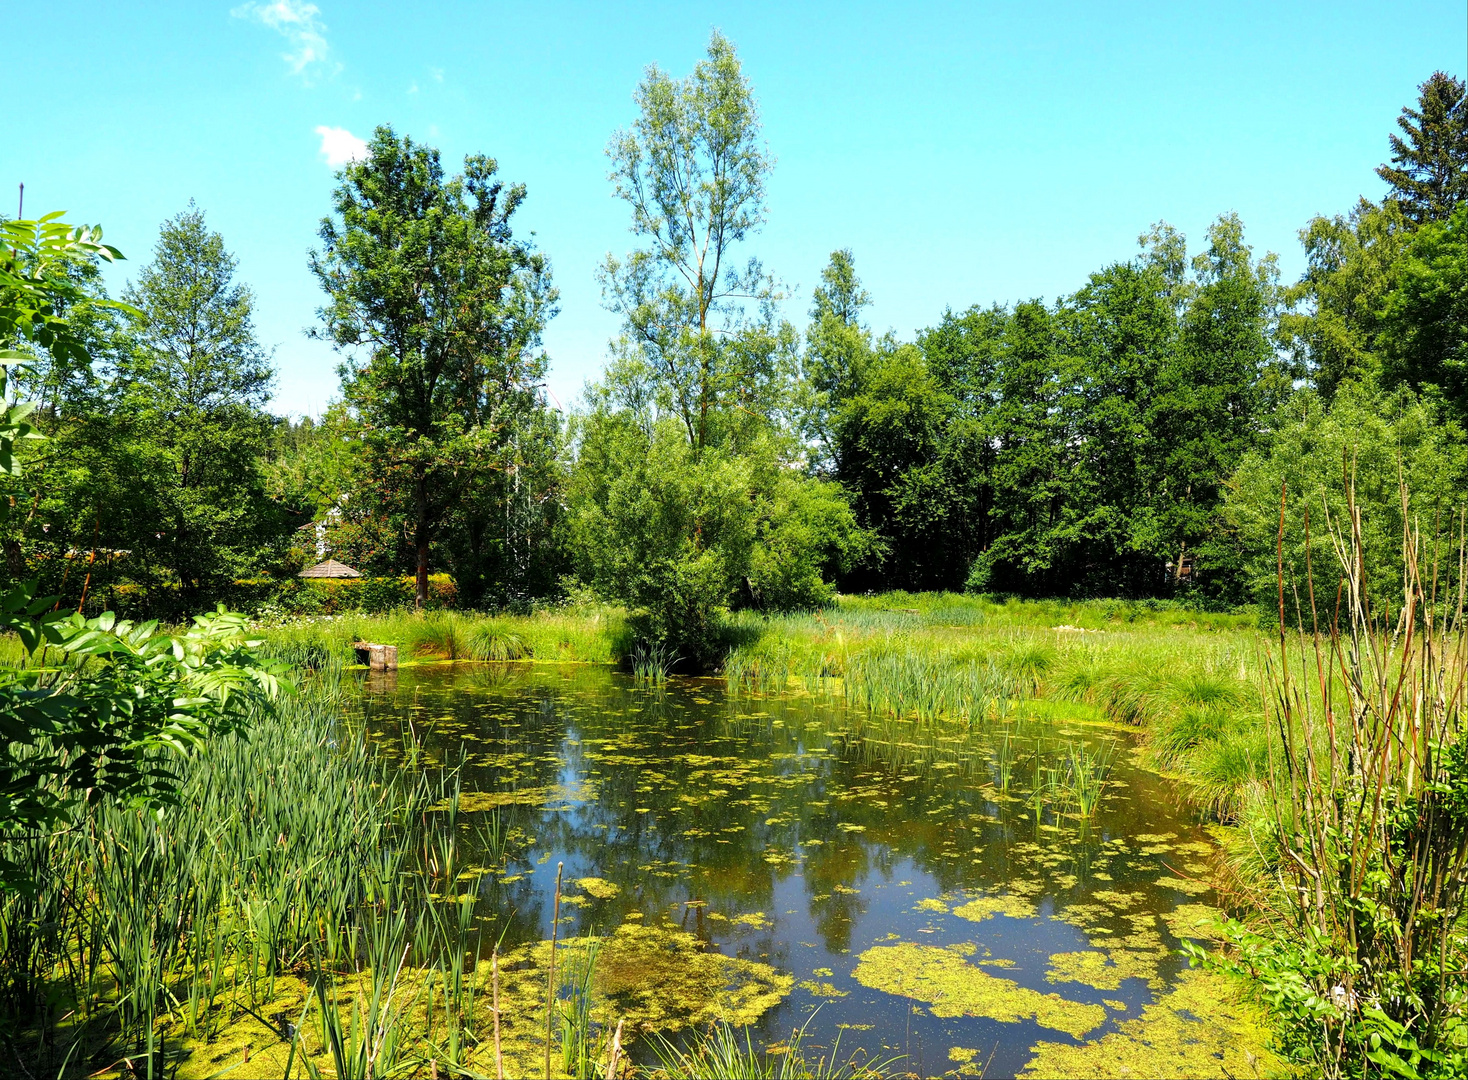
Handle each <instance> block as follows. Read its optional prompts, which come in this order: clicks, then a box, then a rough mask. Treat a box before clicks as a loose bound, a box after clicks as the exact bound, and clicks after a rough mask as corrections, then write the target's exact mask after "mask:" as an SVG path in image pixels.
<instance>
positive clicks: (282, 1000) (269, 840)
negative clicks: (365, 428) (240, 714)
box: [0, 673, 505, 1077]
mask: <svg viewBox="0 0 1468 1080" xmlns="http://www.w3.org/2000/svg"><path fill="white" fill-rule="evenodd" d="M341 711H342V700H341V691H340V688H339V686H338V684H337V682H336V679H335V677H334V676H332V675H331V674H329V673H326V674H319V675H318V676H317V677H316V678H315V679H313V680H312V681H311V682H310V683H308V685H307V688H306V689H305V690H304V691H303V692H302V693H300V694H299V695H297V696H296V697H295V698H292V699H288V700H287V701H286V702H285V703H284V705H283V706H282V707H281V708H280V710H279V711H278V712H277V713H274V714H268V715H261V716H259V717H257V718H256V721H255V723H254V724H253V725H252V727H251V730H250V732H249V736H248V738H246V737H239V736H230V737H227V738H224V739H221V740H218V741H217V742H216V743H214V744H211V745H210V746H209V747H208V748H207V749H206V750H205V751H204V752H202V753H200V754H199V755H197V756H196V757H194V758H192V759H189V760H188V761H187V762H185V763H184V764H183V765H182V766H179V767H180V768H181V769H182V770H183V773H184V775H183V777H182V784H181V787H180V805H179V806H178V807H176V808H172V809H169V810H167V811H165V812H164V813H162V814H151V813H148V814H145V813H142V812H140V811H137V810H133V809H130V808H127V807H123V806H111V805H103V806H102V807H99V808H97V809H95V810H94V811H93V812H92V813H91V814H90V816H88V817H87V818H86V819H84V820H83V821H82V822H80V823H79V824H78V826H77V827H75V828H72V829H69V830H61V831H58V832H56V833H54V834H52V835H50V836H48V837H46V838H44V839H39V840H26V841H14V842H11V843H10V844H8V845H7V853H9V854H11V855H13V856H16V857H23V858H25V859H26V860H27V865H28V867H29V869H31V871H32V872H33V875H34V879H35V880H36V881H38V882H40V883H41V884H40V888H39V889H38V890H37V891H36V892H35V893H34V894H18V893H12V894H8V895H6V896H5V897H4V898H3V900H0V930H3V936H0V947H3V950H4V952H3V957H0V959H3V973H4V982H3V985H0V990H3V1000H0V1007H3V1011H4V1013H5V1014H6V1016H5V1019H6V1021H7V1026H8V1027H9V1029H10V1030H11V1032H12V1040H13V1045H12V1049H13V1051H14V1052H15V1053H16V1054H18V1055H20V1056H21V1058H22V1060H27V1061H29V1062H30V1063H31V1064H32V1066H33V1068H39V1069H41V1070H42V1071H44V1072H45V1073H46V1074H48V1075H54V1076H61V1077H70V1076H85V1075H90V1074H92V1073H95V1072H97V1071H98V1070H99V1068H101V1070H102V1071H103V1072H105V1071H106V1067H107V1065H108V1063H109V1062H131V1064H130V1065H126V1066H124V1069H125V1071H129V1072H130V1073H131V1074H132V1075H136V1076H148V1077H155V1076H161V1075H164V1074H168V1075H173V1074H175V1073H176V1071H177V1069H178V1068H179V1066H180V1063H181V1062H182V1061H184V1060H187V1059H189V1058H191V1057H193V1056H196V1055H198V1054H212V1053H214V1052H215V1050H214V1049H211V1048H218V1047H221V1046H224V1047H229V1046H236V1048H237V1049H238V1047H239V1046H243V1049H244V1052H245V1054H246V1057H248V1055H249V1052H250V1048H251V1047H252V1046H253V1047H254V1049H255V1050H256V1051H257V1058H259V1060H260V1061H261V1062H262V1063H263V1062H267V1061H269V1062H273V1064H268V1065H264V1064H262V1067H265V1068H267V1070H269V1069H276V1070H280V1069H281V1068H282V1067H283V1063H284V1062H285V1061H286V1060H287V1059H289V1061H290V1067H291V1068H292V1069H296V1070H298V1074H299V1075H305V1074H308V1073H309V1074H311V1075H318V1074H322V1073H323V1072H326V1073H330V1074H334V1075H336V1076H364V1075H365V1076H379V1077H383V1076H389V1075H393V1074H395V1073H398V1072H401V1071H403V1070H406V1069H413V1068H417V1067H418V1065H420V1064H422V1063H423V1062H425V1061H429V1060H432V1061H435V1062H437V1065H438V1066H440V1067H443V1068H445V1069H451V1068H455V1067H457V1065H460V1064H462V1065H465V1066H466V1067H467V1063H468V1061H469V1059H470V1057H471V1056H472V1054H473V1052H474V1050H475V1048H476V1046H477V1045H478V1043H479V1037H478V1034H477V1033H476V1030H475V1029H476V1025H477V1024H478V1018H477V1017H476V1015H475V1013H476V1008H475V999H476V996H477V995H478V994H479V992H480V988H479V986H478V981H479V980H478V976H477V974H476V968H475V966H474V965H473V963H472V960H473V958H474V957H475V956H476V955H477V954H478V952H477V950H479V949H480V948H481V947H482V944H483V942H482V940H481V939H482V935H483V926H482V924H481V925H479V926H476V925H475V922H474V918H475V917H474V904H473V897H472V896H464V897H456V896H453V895H451V894H452V893H453V892H454V887H453V886H454V881H455V878H456V876H457V873H458V867H459V865H460V862H461V856H460V854H459V852H458V845H459V839H458V838H459V834H460V832H461V831H463V829H462V828H461V823H459V822H457V821H456V820H455V818H454V815H453V813H452V812H448V813H442V812H437V811H434V810H433V808H434V807H438V806H453V805H456V804H457V794H458V792H457V774H456V773H455V771H454V770H452V769H449V770H432V769H425V768H423V767H421V766H420V764H419V763H418V761H417V760H416V755H417V751H416V747H415V744H414V743H413V741H412V739H411V738H405V740H404V744H403V749H402V751H401V752H400V753H399V754H396V755H395V756H394V757H395V759H394V760H392V761H389V760H388V759H387V758H385V757H384V756H383V755H382V754H380V753H378V752H376V751H375V750H374V749H373V748H372V747H370V746H368V745H366V744H365V743H364V742H363V741H362V740H361V738H359V737H358V736H357V735H356V734H355V733H353V732H352V731H351V730H350V729H349V728H347V727H346V726H345V725H344V724H342V722H341V721H340V720H339V719H338V717H339V715H340V713H341ZM399 764H402V765H406V766H407V767H406V768H398V767H397V766H398V765H399ZM487 827H488V828H490V829H495V828H499V829H500V830H501V836H502V837H503V836H504V835H505V830H504V827H503V824H502V823H501V822H499V821H498V820H497V819H491V823H490V824H489V825H488V826H487ZM503 846H504V844H503V842H502V844H501V857H503ZM466 958H468V960H469V961H471V963H470V964H469V965H468V966H467V967H466ZM242 1024H243V1025H245V1026H246V1027H248V1028H249V1029H250V1030H251V1031H253V1032H254V1034H253V1035H247V1034H244V1033H242V1032H243V1029H242V1027H241V1025H242ZM256 1025H258V1026H256ZM262 1032H265V1033H267V1034H262ZM267 1051H269V1052H275V1051H278V1052H279V1053H278V1055H277V1056H276V1057H273V1058H272V1057H269V1056H268V1054H267V1056H266V1057H260V1054H261V1053H265V1052H267ZM456 1063H457V1064H456ZM277 1074H279V1073H277Z"/></svg>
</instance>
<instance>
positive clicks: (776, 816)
mask: <svg viewBox="0 0 1468 1080" xmlns="http://www.w3.org/2000/svg"><path fill="white" fill-rule="evenodd" d="M384 674H385V675H392V674H393V673H375V674H374V676H372V677H370V678H369V680H368V681H367V682H365V683H364V685H363V692H362V695H361V698H360V713H359V716H360V719H361V720H362V721H363V722H365V724H366V727H367V729H368V731H369V732H371V733H373V734H374V735H375V736H376V737H378V738H380V739H381V741H382V744H383V745H384V747H385V748H388V749H390V748H391V747H393V746H395V745H400V742H401V740H400V733H401V730H402V728H403V725H405V724H407V725H411V728H412V730H413V732H414V733H415V735H416V737H417V739H418V740H419V742H420V743H421V744H422V745H423V746H424V747H425V748H426V750H427V751H428V754H429V756H430V757H431V758H432V759H433V760H434V761H436V762H438V763H446V764H455V763H457V762H459V760H460V759H461V755H462V756H463V761H464V766H463V775H464V792H465V795H464V797H463V799H462V800H461V804H460V806H461V809H462V810H463V811H465V813H464V815H463V818H464V820H465V822H466V825H465V828H466V830H467V831H466V834H465V842H466V843H470V842H473V837H474V836H476V835H478V836H480V837H481V840H480V854H481V856H482V858H481V859H480V861H481V862H482V863H484V864H486V865H490V864H497V863H498V860H497V859H496V858H492V857H491V856H490V854H489V853H488V851H487V849H488V848H489V847H491V846H492V845H491V844H490V842H489V841H487V840H484V839H483V837H484V836H485V835H486V833H487V832H489V831H492V832H493V833H494V835H495V836H497V837H498V838H499V839H498V841H496V842H497V843H498V844H499V845H500V846H501V847H503V848H506V849H507V850H506V858H505V861H504V863H503V865H502V866H498V865H494V866H492V867H491V868H490V869H489V870H488V871H487V872H481V873H479V874H477V875H470V876H471V877H473V878H475V879H476V880H477V888H478V889H479V896H480V901H479V912H480V915H481V918H482V919H483V920H484V922H485V925H486V926H488V927H491V928H492V934H491V937H493V938H500V935H501V934H503V938H502V940H503V942H504V944H505V946H506V947H512V946H514V945H515V944H518V943H522V942H527V941H532V940H538V939H542V938H544V937H547V936H549V933H550V920H551V905H550V902H549V900H550V896H551V893H552V891H553V887H554V880H555V871H556V865H557V863H559V862H564V864H565V879H566V880H567V881H568V882H571V883H575V884H573V885H571V886H570V887H569V888H568V891H567V899H566V901H565V902H564V904H563V909H562V910H563V920H564V925H563V926H562V927H561V930H560V933H561V934H562V935H563V936H565V935H573V934H583V933H592V934H595V933H607V932H609V931H611V930H613V929H615V928H616V927H618V926H620V925H623V924H625V923H629V922H630V923H639V922H640V923H641V924H643V925H648V926H652V925H668V924H671V925H673V926H676V927H678V928H680V929H682V930H684V931H686V932H688V933H691V934H693V935H695V936H696V937H697V938H698V939H699V940H700V941H701V942H703V943H704V945H705V947H706V948H708V949H710V950H717V951H719V952H721V953H723V954H725V955H728V956H734V957H740V958H744V959H749V960H756V961H759V962H762V963H766V964H770V965H773V966H775V967H776V968H778V969H780V970H781V971H785V972H788V973H789V974H791V975H793V976H794V978H795V980H796V989H795V990H794V991H793V993H792V994H791V996H790V997H789V998H788V999H787V1000H786V1001H785V1002H784V1003H783V1004H782V1005H781V1006H780V1007H779V1008H778V1009H775V1010H772V1011H770V1012H769V1013H767V1014H765V1016H764V1017H762V1019H761V1020H760V1025H759V1028H760V1030H761V1031H762V1032H763V1033H764V1034H765V1035H766V1037H767V1038H769V1039H771V1040H772V1041H774V1040H777V1039H779V1038H780V1037H782V1036H784V1035H786V1034H788V1032H789V1030H790V1029H791V1028H792V1027H793V1026H798V1025H799V1024H801V1023H802V1022H804V1020H805V1019H806V1017H807V1016H809V1014H810V1012H811V1010H812V1009H814V1008H815V1007H817V1006H820V1007H821V1011H820V1013H819V1015H818V1016H817V1018H816V1022H815V1023H813V1024H812V1026H811V1028H810V1039H811V1040H812V1042H813V1043H816V1044H820V1043H824V1044H826V1045H829V1044H830V1043H831V1042H833V1041H834V1039H835V1037H836V1036H837V1034H838V1033H840V1034H841V1046H842V1052H843V1054H845V1053H846V1052H847V1051H849V1050H852V1049H856V1048H857V1047H863V1048H865V1049H868V1050H870V1051H871V1052H873V1053H885V1054H890V1053H893V1052H895V1053H900V1054H906V1055H908V1062H907V1067H909V1068H913V1069H915V1070H917V1071H920V1072H944V1071H947V1070H949V1069H954V1068H960V1069H966V1068H972V1069H974V1070H978V1069H980V1068H983V1067H984V1066H985V1062H986V1061H988V1066H987V1067H988V1072H989V1075H1009V1074H1012V1073H1013V1072H1014V1071H1015V1070H1017V1069H1018V1068H1020V1067H1022V1066H1023V1064H1024V1063H1025V1061H1027V1060H1028V1059H1029V1056H1030V1049H1029V1048H1030V1047H1031V1046H1032V1045H1033V1044H1034V1043H1035V1042H1037V1041H1038V1040H1041V1039H1044V1040H1048V1041H1052V1042H1053V1041H1059V1042H1071V1041H1075V1037H1076V1036H1077V1035H1080V1034H1084V1035H1085V1037H1086V1038H1087V1039H1094V1038H1097V1037H1099V1036H1101V1035H1103V1034H1105V1033H1106V1032H1108V1031H1111V1030H1114V1028H1115V1025H1116V1023H1117V1022H1118V1021H1120V1020H1124V1019H1128V1018H1131V1017H1135V1016H1136V1015H1137V1014H1138V1013H1139V1012H1140V1010H1141V1008H1142V1007H1143V1006H1145V1005H1146V1004H1147V1003H1149V1002H1150V1001H1152V1000H1153V997H1154V995H1155V994H1156V993H1157V992H1159V991H1160V990H1163V989H1165V988H1166V986H1168V985H1169V984H1170V983H1171V982H1172V981H1173V980H1174V979H1175V978H1176V976H1177V974H1178V972H1179V971H1180V970H1181V969H1182V968H1183V966H1184V963H1183V961H1182V960H1181V959H1180V958H1179V957H1177V955H1176V954H1175V951H1174V950H1175V948H1176V945H1177V941H1178V938H1177V936H1176V933H1175V931H1176V930H1178V929H1181V930H1182V932H1185V933H1186V932H1188V927H1189V926H1190V925H1191V924H1190V923H1188V924H1186V925H1184V924H1183V922H1180V920H1184V921H1185V920H1186V919H1187V918H1192V919H1193V920H1194V921H1197V918H1198V917H1199V915H1200V913H1203V912H1206V911H1207V910H1208V909H1206V908H1205V907H1203V906H1202V904H1201V902H1202V901H1209V900H1212V899H1213V897H1212V896H1211V894H1209V893H1207V892H1206V890H1205V889H1203V888H1202V887H1201V886H1200V885H1199V884H1198V883H1197V882H1196V881H1195V880H1194V875H1197V874H1200V873H1202V872H1203V871H1204V870H1205V869H1206V867H1205V866H1204V860H1205V859H1206V858H1207V855H1208V853H1209V850H1210V846H1209V844H1208V842H1207V839H1206V837H1205V836H1204V835H1203V834H1202V832H1201V830H1200V829H1199V828H1198V826H1197V824H1196V822H1195V821H1194V819H1193V817H1192V815H1191V814H1190V813H1189V812H1188V811H1187V810H1186V809H1185V808H1183V807H1182V806H1180V805H1179V804H1178V803H1177V801H1176V799H1175V798H1174V797H1173V796H1172V794H1171V793H1170V791H1169V790H1168V788H1167V786H1166V784H1165V783H1164V782H1162V781H1161V780H1160V779H1159V778H1157V777H1156V776H1155V775H1153V774H1151V773H1148V772H1146V771H1144V770H1142V769H1140V768H1138V767H1137V766H1136V764H1135V763H1134V762H1133V761H1132V759H1131V754H1130V751H1129V749H1128V747H1127V746H1126V744H1125V743H1124V742H1119V741H1118V736H1117V735H1116V734H1115V733H1114V732H1112V731H1110V730H1109V729H1107V728H1105V727H1104V726H1100V725H1088V724H1083V723H1080V722H1078V718H1077V717H1075V716H1073V715H1072V716H1067V715H1065V714H1064V713H1060V712H1055V711H1054V710H1051V711H1050V713H1049V714H1048V715H1040V716H1037V715H1033V714H1030V713H1028V712H1027V711H1026V710H1025V709H1009V710H1007V711H1006V712H1005V713H1004V715H1003V718H1002V719H1000V720H996V721H995V722H993V723H991V724H989V725H987V726H984V727H979V728H975V729H972V730H968V729H965V730H959V731H954V730H949V729H940V730H936V731H934V730H918V729H916V728H914V727H913V726H912V725H902V724H895V723H892V722H887V721H882V720H879V719H875V718H872V717H869V716H866V715H864V714H858V713H856V712H854V711H853V710H850V709H847V708H846V707H845V706H844V705H842V704H841V703H840V702H839V700H837V699H835V698H834V697H832V696H831V695H828V694H823V693H821V692H820V688H819V687H816V688H814V689H815V692H807V693H800V694H791V695H788V696H782V697H778V698H773V697H763V698H754V699H748V698H746V699H740V698H735V697H731V696H729V695H728V694H726V692H725V689H724V687H723V684H722V683H721V682H718V681H715V680H699V679H690V680H675V681H673V682H671V683H670V684H668V685H667V686H665V687H658V688H652V687H647V686H643V685H639V684H637V683H636V682H634V681H633V680H631V679H630V678H627V677H624V676H621V675H618V674H615V673H612V672H610V671H607V670H606V669H603V668H598V667H587V666H565V667H542V666H529V665H453V666H442V667H424V668H416V669H403V670H401V671H399V672H397V673H396V674H395V678H383V677H381V676H382V675H384ZM1082 754H1084V755H1093V756H1092V757H1086V758H1085V760H1087V761H1094V760H1101V759H1100V757H1099V756H1098V755H1102V754H1105V755H1109V757H1108V758H1107V759H1106V760H1107V762H1108V764H1109V770H1110V771H1109V774H1108V775H1107V781H1108V782H1107V785H1106V787H1105V788H1104V789H1103V795H1102V798H1101V801H1100V804H1099V806H1098V807H1097V808H1096V809H1095V812H1094V814H1093V815H1092V816H1091V817H1090V818H1089V819H1088V820H1083V819H1082V816H1081V815H1080V814H1079V813H1078V812H1077V809H1076V808H1077V803H1076V801H1075V799H1074V798H1073V797H1072V796H1071V795H1069V794H1067V792H1068V791H1069V790H1070V788H1068V787H1067V785H1068V784H1070V785H1071V786H1074V780H1073V779H1068V778H1073V776H1074V773H1075V770H1076V768H1077V766H1076V765H1075V764H1074V762H1075V761H1076V760H1078V755H1082ZM1067 770H1070V771H1069V772H1068V771H1067ZM476 822H478V828H477V831H475V829H474V825H475V823H476ZM486 822H488V823H490V824H492V829H489V828H488V827H487V826H486V824H485V823H486ZM898 944H901V946H902V947H901V948H898V947H897V946H898ZM956 958H962V960H961V962H960V960H959V959H956ZM884 965H885V966H884ZM858 969H860V970H858ZM955 979H958V980H960V981H957V982H956V981H955ZM1035 992H1038V994H1039V995H1059V997H1057V998H1054V999H1053V1000H1052V998H1051V997H1046V998H1045V999H1044V1000H1041V999H1040V998H1039V997H1038V996H1037V995H1036V993H1035ZM1026 995H1028V996H1026ZM1056 1001H1058V1002H1059V1004H1054V1002H1056ZM1047 1003H1048V1004H1047ZM1078 1018H1079V1019H1078ZM975 1048H977V1051H979V1052H978V1053H977V1054H976V1055H970V1058H972V1060H971V1061H970V1064H969V1065H964V1064H963V1061H964V1060H965V1059H964V1058H963V1054H964V1053H967V1052H968V1051H969V1050H975ZM991 1058H992V1060H990V1059H991Z"/></svg>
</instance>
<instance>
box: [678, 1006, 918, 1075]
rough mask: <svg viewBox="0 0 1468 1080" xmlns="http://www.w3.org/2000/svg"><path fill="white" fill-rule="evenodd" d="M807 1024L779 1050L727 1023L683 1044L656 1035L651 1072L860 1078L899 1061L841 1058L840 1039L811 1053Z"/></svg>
mask: <svg viewBox="0 0 1468 1080" xmlns="http://www.w3.org/2000/svg"><path fill="white" fill-rule="evenodd" d="M813 1016H814V1014H812V1017H813ZM809 1026H810V1019H807V1020H806V1022H805V1024H804V1025H803V1026H801V1027H800V1028H798V1029H796V1030H795V1031H792V1032H791V1033H790V1038H789V1039H788V1040H787V1041H786V1042H785V1044H784V1045H783V1046H782V1047H781V1048H780V1052H779V1053H771V1052H769V1051H765V1050H760V1049H758V1048H756V1046H755V1042H754V1036H753V1034H752V1033H751V1031H750V1029H749V1028H747V1027H746V1028H743V1029H741V1030H735V1028H734V1027H733V1026H732V1025H730V1024H726V1023H717V1024H714V1025H713V1026H712V1027H710V1028H709V1029H708V1030H707V1031H705V1032H703V1033H702V1034H701V1035H700V1036H698V1037H696V1038H695V1039H693V1040H692V1041H691V1043H690V1044H689V1045H686V1046H677V1045H674V1044H673V1043H671V1042H669V1041H668V1040H666V1039H664V1038H662V1037H661V1036H658V1035H654V1037H653V1042H652V1047H653V1052H654V1054H655V1055H656V1056H657V1060H658V1068H657V1070H656V1074H655V1075H657V1076H658V1077H660V1078H666V1080H863V1078H867V1077H880V1076H884V1075H888V1074H889V1073H890V1070H891V1069H892V1067H893V1066H894V1064H895V1063H896V1062H897V1061H899V1060H900V1059H899V1058H895V1057H894V1058H888V1059H885V1060H881V1061H870V1062H864V1061H861V1060H860V1059H859V1058H858V1057H857V1056H856V1055H851V1056H849V1057H847V1058H845V1059H842V1058H840V1057H839V1055H840V1053H841V1041H840V1039H839V1038H838V1039H837V1040H836V1043H835V1045H833V1046H832V1047H831V1052H830V1054H829V1055H821V1056H819V1057H812V1056H811V1055H810V1054H809V1053H808V1052H807V1051H806V1050H805V1048H804V1042H805V1035H806V1029H807V1028H809Z"/></svg>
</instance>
